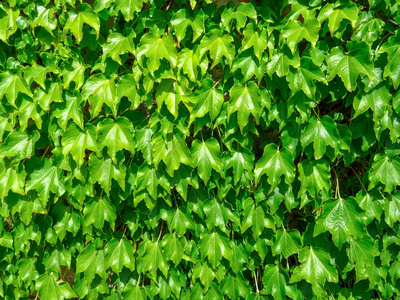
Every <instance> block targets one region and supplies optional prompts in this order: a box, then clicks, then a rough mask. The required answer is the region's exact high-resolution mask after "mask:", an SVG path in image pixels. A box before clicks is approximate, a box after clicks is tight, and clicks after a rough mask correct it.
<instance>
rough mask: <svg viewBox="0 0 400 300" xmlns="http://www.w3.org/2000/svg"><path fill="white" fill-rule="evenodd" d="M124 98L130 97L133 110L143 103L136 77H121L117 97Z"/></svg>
mask: <svg viewBox="0 0 400 300" xmlns="http://www.w3.org/2000/svg"><path fill="white" fill-rule="evenodd" d="M123 96H126V97H128V99H129V101H130V102H131V109H132V110H134V109H136V108H138V106H139V105H140V103H141V102H142V98H141V97H140V93H139V90H138V89H137V85H136V80H135V76H134V75H131V74H128V75H125V76H121V78H120V81H119V82H118V84H117V97H118V99H121V98H122V97H123Z"/></svg>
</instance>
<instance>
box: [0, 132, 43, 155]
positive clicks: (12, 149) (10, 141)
mask: <svg viewBox="0 0 400 300" xmlns="http://www.w3.org/2000/svg"><path fill="white" fill-rule="evenodd" d="M38 140H39V133H38V132H37V131H33V135H28V133H26V132H23V131H20V130H13V131H12V132H11V133H10V134H9V135H8V136H7V138H6V140H5V141H4V143H2V144H0V158H5V157H13V158H14V159H16V160H22V159H25V158H30V157H31V156H32V155H34V153H35V143H36V142H37V141H38Z"/></svg>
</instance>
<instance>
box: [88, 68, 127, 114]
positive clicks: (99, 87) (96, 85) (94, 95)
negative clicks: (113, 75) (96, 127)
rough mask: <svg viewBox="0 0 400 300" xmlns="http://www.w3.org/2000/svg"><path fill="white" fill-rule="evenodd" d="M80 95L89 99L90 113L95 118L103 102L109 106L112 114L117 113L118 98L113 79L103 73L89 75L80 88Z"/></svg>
mask: <svg viewBox="0 0 400 300" xmlns="http://www.w3.org/2000/svg"><path fill="white" fill-rule="evenodd" d="M82 97H83V99H84V100H89V104H90V115H91V116H92V118H95V117H97V116H98V115H99V113H100V111H101V109H102V107H103V103H105V104H107V105H108V107H110V108H111V110H112V112H113V114H114V116H116V115H117V105H118V102H119V101H118V98H117V93H116V89H115V83H114V80H110V79H107V78H106V77H105V76H104V75H103V74H96V75H93V76H91V77H90V78H89V79H88V80H87V81H86V83H85V85H84V86H83V88H82Z"/></svg>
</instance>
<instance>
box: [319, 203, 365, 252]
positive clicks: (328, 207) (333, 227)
mask: <svg viewBox="0 0 400 300" xmlns="http://www.w3.org/2000/svg"><path fill="white" fill-rule="evenodd" d="M361 216H362V214H361V212H360V209H359V208H358V204H357V202H356V201H355V200H354V198H352V197H350V198H347V199H343V198H338V199H330V200H328V201H327V202H326V203H325V204H324V206H323V213H322V215H321V216H320V217H319V218H318V219H317V222H316V224H315V229H314V236H317V235H319V234H321V233H323V232H325V231H328V230H329V232H330V233H331V234H332V240H333V242H334V243H335V245H336V247H338V248H339V249H340V248H341V247H342V246H343V244H344V242H345V241H346V240H347V238H348V237H349V236H350V235H351V236H353V237H354V238H356V239H360V238H362V236H363V231H364V228H363V223H362V218H361Z"/></svg>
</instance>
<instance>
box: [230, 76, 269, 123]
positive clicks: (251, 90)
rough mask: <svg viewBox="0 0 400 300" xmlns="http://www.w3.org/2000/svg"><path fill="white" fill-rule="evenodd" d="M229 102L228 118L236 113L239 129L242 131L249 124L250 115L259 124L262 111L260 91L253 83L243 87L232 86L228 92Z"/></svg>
mask: <svg viewBox="0 0 400 300" xmlns="http://www.w3.org/2000/svg"><path fill="white" fill-rule="evenodd" d="M230 95H231V101H230V102H229V105H228V118H229V117H230V116H231V115H232V113H234V112H236V111H237V116H238V123H239V128H240V130H241V131H243V128H244V126H246V125H247V123H248V122H249V116H250V114H252V115H253V117H254V118H255V120H256V123H258V122H259V119H260V116H261V110H262V101H261V95H260V91H259V89H258V87H257V85H256V84H255V83H254V82H249V83H248V84H245V85H244V86H234V87H232V89H231V91H230Z"/></svg>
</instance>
